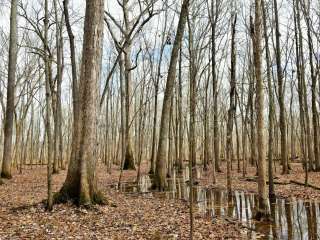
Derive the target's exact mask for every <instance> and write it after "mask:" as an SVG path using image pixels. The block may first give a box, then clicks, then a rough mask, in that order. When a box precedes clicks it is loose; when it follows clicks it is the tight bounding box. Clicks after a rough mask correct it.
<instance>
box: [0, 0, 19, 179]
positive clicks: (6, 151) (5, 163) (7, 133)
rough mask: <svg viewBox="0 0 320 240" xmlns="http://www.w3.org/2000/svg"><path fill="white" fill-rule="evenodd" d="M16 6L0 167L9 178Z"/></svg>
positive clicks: (14, 1)
mask: <svg viewBox="0 0 320 240" xmlns="http://www.w3.org/2000/svg"><path fill="white" fill-rule="evenodd" d="M17 4H18V0H11V13H10V42H9V66H8V85H7V107H6V114H5V123H4V144H3V158H2V169H1V166H0V173H1V177H3V178H11V177H12V175H11V164H12V132H13V115H14V88H15V82H16V80H15V79H16V66H17V51H18V50H17V43H18V36H17V32H18V30H17ZM0 181H1V180H0Z"/></svg>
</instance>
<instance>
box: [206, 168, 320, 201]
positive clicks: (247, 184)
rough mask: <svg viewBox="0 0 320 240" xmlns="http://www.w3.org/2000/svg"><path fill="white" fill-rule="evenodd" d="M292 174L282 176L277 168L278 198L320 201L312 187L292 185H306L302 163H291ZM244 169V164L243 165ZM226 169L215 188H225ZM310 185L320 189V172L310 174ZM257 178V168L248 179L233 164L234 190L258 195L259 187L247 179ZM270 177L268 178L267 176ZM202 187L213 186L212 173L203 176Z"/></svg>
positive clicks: (249, 174)
mask: <svg viewBox="0 0 320 240" xmlns="http://www.w3.org/2000/svg"><path fill="white" fill-rule="evenodd" d="M290 166H291V170H290V174H285V175H282V174H281V166H279V165H277V166H276V172H275V173H274V182H276V183H281V184H275V185H274V186H275V193H276V195H277V196H278V197H284V198H291V197H295V198H298V199H304V200H311V199H312V200H320V191H319V190H315V189H313V188H311V187H305V186H301V185H297V184H293V183H290V181H291V180H293V181H298V182H300V183H304V179H305V172H304V170H303V168H302V165H301V163H291V165H290ZM241 167H242V164H241ZM226 172H227V171H226V167H225V165H223V166H222V172H221V173H217V175H216V180H217V182H216V184H215V185H214V186H213V187H218V188H225V187H226V185H227V182H226ZM308 175H309V177H308V179H309V180H308V183H309V184H311V185H314V186H317V187H320V185H319V183H320V172H309V173H308ZM255 177H256V168H255V167H250V166H249V167H248V171H247V174H246V178H243V176H242V170H241V172H240V173H239V172H238V171H237V163H236V162H234V163H233V171H232V188H233V189H234V190H244V191H247V192H254V193H257V192H258V191H257V190H258V185H257V183H256V182H254V181H247V179H248V178H249V179H254V178H255ZM267 177H268V176H267ZM200 182H201V184H202V185H205V186H212V172H211V171H208V172H206V173H204V174H202V177H201V179H200Z"/></svg>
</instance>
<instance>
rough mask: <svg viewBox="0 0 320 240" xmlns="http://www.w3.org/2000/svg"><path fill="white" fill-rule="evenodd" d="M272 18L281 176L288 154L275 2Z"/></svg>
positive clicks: (287, 171)
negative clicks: (273, 20)
mask: <svg viewBox="0 0 320 240" xmlns="http://www.w3.org/2000/svg"><path fill="white" fill-rule="evenodd" d="M273 6H274V17H275V26H276V62H277V77H278V98H279V108H280V109H279V111H280V114H279V123H280V133H281V163H282V174H288V173H289V169H288V159H287V158H288V152H287V127H286V117H285V115H286V109H285V106H284V83H283V72H282V71H283V70H282V66H281V50H280V48H281V46H280V36H281V35H280V30H279V16H278V3H277V0H274V1H273Z"/></svg>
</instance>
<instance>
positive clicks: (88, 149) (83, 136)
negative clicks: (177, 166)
mask: <svg viewBox="0 0 320 240" xmlns="http://www.w3.org/2000/svg"><path fill="white" fill-rule="evenodd" d="M103 13H104V1H103V0H90V1H89V0H88V1H86V13H85V23H84V41H83V50H82V65H81V75H80V84H79V86H80V89H79V96H80V99H81V100H80V101H79V109H81V111H79V115H80V116H79V123H78V124H79V134H78V136H77V137H78V140H76V143H77V144H76V146H74V145H73V146H72V147H76V149H75V150H73V151H74V152H75V157H74V158H71V159H70V163H69V170H68V176H67V179H66V181H65V183H64V185H63V187H62V189H61V190H60V193H59V194H58V195H57V196H56V201H66V200H68V199H70V200H73V201H74V202H76V203H78V204H79V205H91V204H93V203H102V201H103V199H102V198H101V195H100V193H99V191H98V189H97V178H96V174H95V170H96V161H97V160H96V158H97V151H96V144H97V139H96V137H97V132H96V131H97V129H96V126H97V113H98V104H99V103H98V95H97V93H98V92H99V91H98V86H99V84H98V83H99V80H100V73H101V61H102V41H103V15H104V14H103Z"/></svg>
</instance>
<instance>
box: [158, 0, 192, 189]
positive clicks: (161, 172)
mask: <svg viewBox="0 0 320 240" xmlns="http://www.w3.org/2000/svg"><path fill="white" fill-rule="evenodd" d="M188 9H189V0H184V1H183V3H182V6H181V13H180V17H179V23H178V28H177V32H176V37H175V41H174V44H173V49H172V53H171V59H170V65H169V69H168V76H167V83H166V87H165V92H164V99H163V106H162V114H161V121H160V132H159V146H158V152H157V158H156V172H155V181H154V186H153V187H154V188H157V189H159V190H164V189H165V188H166V187H167V181H166V156H167V154H166V148H167V140H168V132H169V129H168V128H169V126H168V123H169V120H170V119H169V112H170V102H171V96H172V94H173V88H174V82H175V78H176V67H177V61H178V53H179V45H180V43H181V40H182V37H183V33H184V29H185V25H186V20H187V15H188Z"/></svg>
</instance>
